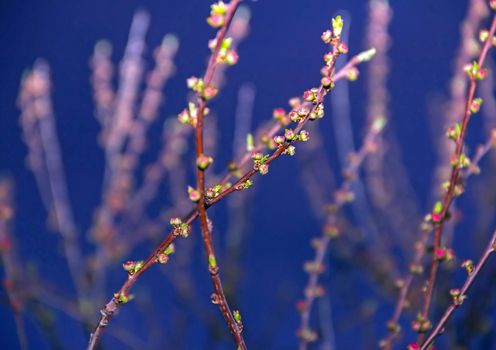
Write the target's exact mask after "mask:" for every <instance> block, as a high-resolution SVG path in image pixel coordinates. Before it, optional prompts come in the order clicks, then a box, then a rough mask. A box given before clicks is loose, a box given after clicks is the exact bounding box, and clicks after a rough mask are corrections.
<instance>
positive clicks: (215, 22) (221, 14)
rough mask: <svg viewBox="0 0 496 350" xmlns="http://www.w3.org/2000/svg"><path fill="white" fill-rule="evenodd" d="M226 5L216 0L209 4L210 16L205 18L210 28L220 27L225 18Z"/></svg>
mask: <svg viewBox="0 0 496 350" xmlns="http://www.w3.org/2000/svg"><path fill="white" fill-rule="evenodd" d="M226 13H227V5H226V4H225V3H224V2H223V1H218V2H216V3H215V4H212V5H210V16H209V17H208V18H207V23H208V24H209V25H210V26H211V27H212V28H220V27H222V26H223V25H224V23H225V20H226Z"/></svg>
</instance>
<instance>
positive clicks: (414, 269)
mask: <svg viewBox="0 0 496 350" xmlns="http://www.w3.org/2000/svg"><path fill="white" fill-rule="evenodd" d="M423 272H424V268H423V267H422V265H420V264H410V273H413V274H415V275H421V274H422V273H423Z"/></svg>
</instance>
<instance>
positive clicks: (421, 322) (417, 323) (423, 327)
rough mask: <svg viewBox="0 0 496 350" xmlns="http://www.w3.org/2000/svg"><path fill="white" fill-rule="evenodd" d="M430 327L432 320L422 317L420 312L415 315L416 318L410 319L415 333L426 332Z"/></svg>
mask: <svg viewBox="0 0 496 350" xmlns="http://www.w3.org/2000/svg"><path fill="white" fill-rule="evenodd" d="M431 327H432V322H431V321H429V320H428V319H426V318H424V317H423V316H422V315H421V314H418V315H417V318H416V319H415V320H413V321H412V329H413V330H414V331H415V332H417V333H426V332H427V331H429V330H430V329H431Z"/></svg>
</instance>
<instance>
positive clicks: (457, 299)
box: [420, 231, 496, 350]
mask: <svg viewBox="0 0 496 350" xmlns="http://www.w3.org/2000/svg"><path fill="white" fill-rule="evenodd" d="M495 250H496V231H495V232H494V234H493V236H492V237H491V239H490V241H489V244H488V245H487V247H486V249H485V250H484V253H483V254H482V256H481V258H480V260H479V262H478V263H477V265H476V266H475V268H474V269H473V271H469V273H468V277H467V279H466V280H465V283H464V284H463V286H462V288H460V289H459V290H453V291H452V293H451V294H452V297H453V302H452V304H451V305H450V306H449V307H448V308H447V309H446V311H445V312H444V314H443V316H442V317H441V318H440V320H439V321H438V323H437V324H436V326H435V327H434V329H433V330H432V332H431V334H430V335H429V336H428V337H427V339H426V340H425V341H424V343H423V344H422V346H421V347H420V350H427V349H429V347H430V345H431V344H432V343H433V342H434V340H435V339H436V337H438V336H439V335H441V333H442V332H443V330H444V326H445V325H446V323H447V322H448V320H449V319H450V317H451V315H452V314H453V312H455V310H456V309H457V308H458V307H459V306H460V305H461V304H462V302H463V299H465V298H466V296H467V292H468V290H469V288H470V287H471V286H472V284H473V283H474V282H475V279H476V278H477V276H478V275H479V274H480V272H481V270H482V268H483V267H484V265H486V263H487V261H488V260H489V257H490V256H491V254H492V253H494V251H495Z"/></svg>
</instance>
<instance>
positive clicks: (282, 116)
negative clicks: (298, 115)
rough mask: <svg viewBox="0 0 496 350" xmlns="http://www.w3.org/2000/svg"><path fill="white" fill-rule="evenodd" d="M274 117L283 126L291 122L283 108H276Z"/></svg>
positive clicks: (273, 113)
mask: <svg viewBox="0 0 496 350" xmlns="http://www.w3.org/2000/svg"><path fill="white" fill-rule="evenodd" d="M272 117H273V118H274V119H275V120H277V122H278V123H279V124H280V125H282V126H286V125H288V124H289V123H290V122H291V119H290V118H289V116H288V115H287V114H286V111H285V110H284V109H283V108H275V109H274V111H273V112H272Z"/></svg>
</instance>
